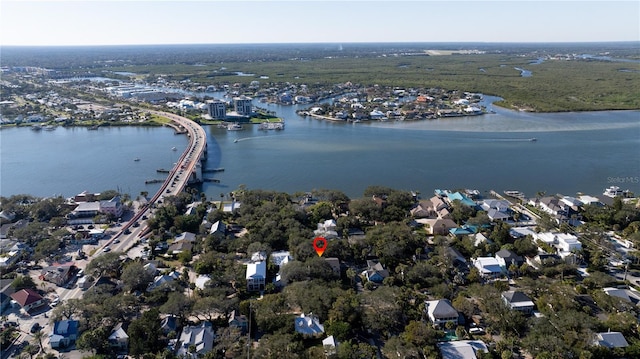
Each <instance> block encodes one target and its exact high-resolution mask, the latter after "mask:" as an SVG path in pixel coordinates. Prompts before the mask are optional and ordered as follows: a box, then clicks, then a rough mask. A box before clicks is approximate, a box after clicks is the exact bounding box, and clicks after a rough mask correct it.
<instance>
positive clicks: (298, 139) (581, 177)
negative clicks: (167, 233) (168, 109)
mask: <svg viewBox="0 0 640 359" xmlns="http://www.w3.org/2000/svg"><path fill="white" fill-rule="evenodd" d="M490 100H491V98H488V99H487V101H490ZM487 104H488V103H487ZM258 105H259V106H261V107H267V108H268V109H269V110H274V111H276V113H277V115H278V116H280V117H282V118H284V119H285V120H286V128H285V130H284V131H260V130H259V129H258V127H257V126H251V125H245V126H244V127H245V130H244V131H226V129H221V128H217V127H216V126H205V129H206V131H207V135H208V144H209V158H208V160H207V162H206V163H205V168H208V169H213V168H219V167H223V168H225V171H224V172H218V173H205V177H211V178H217V179H219V180H220V183H212V182H205V183H203V184H202V185H201V186H200V187H198V188H199V189H200V190H201V191H203V192H205V193H206V194H207V196H208V197H209V198H219V196H220V193H228V192H230V191H232V190H235V189H236V188H237V187H238V186H239V185H241V184H244V185H246V186H247V187H248V188H251V189H258V188H261V189H271V190H278V191H284V192H289V193H293V192H296V191H309V190H312V189H318V188H330V189H338V190H342V191H344V192H345V193H347V194H348V195H349V196H350V197H354V198H355V197H360V196H361V195H362V192H363V190H364V189H365V188H366V187H367V186H369V185H384V186H389V187H393V188H397V189H406V190H416V191H420V192H422V193H431V192H432V191H433V190H434V189H435V188H451V189H455V188H474V189H479V190H481V191H485V190H489V189H495V190H497V191H503V190H520V191H523V192H525V194H527V195H531V196H533V195H535V193H536V192H538V191H546V192H547V193H563V194H567V195H574V194H576V192H583V193H589V194H593V195H598V194H601V193H602V191H603V189H604V188H606V187H609V186H611V185H617V186H620V187H621V188H623V189H630V190H632V191H634V192H636V193H638V192H640V183H639V182H640V112H638V111H606V112H586V113H558V114H531V113H523V112H516V111H510V110H504V109H500V108H497V107H493V108H492V109H493V110H495V112H496V113H495V114H488V115H484V116H476V117H466V118H450V119H441V120H434V121H420V122H372V123H358V124H351V123H348V124H347V123H339V122H330V121H321V120H315V119H311V118H304V117H299V116H297V115H296V114H295V110H296V109H297V108H302V107H295V106H277V105H267V104H258ZM531 138H536V139H537V141H529V139H531ZM236 140H237V141H236ZM186 143H187V138H186V137H185V136H180V135H174V134H173V131H172V130H171V129H168V128H140V127H117V128H100V129H99V130H98V131H89V130H87V129H84V128H58V129H57V130H55V131H40V132H34V131H30V130H29V129H25V128H5V129H3V130H1V131H0V159H1V163H0V195H2V196H9V195H12V194H18V193H30V194H33V195H36V196H50V195H54V194H61V195H63V196H71V195H73V194H75V193H78V192H81V191H83V190H88V191H101V190H105V189H119V190H121V191H123V192H126V193H129V194H131V195H132V196H135V195H137V194H139V193H140V192H141V191H148V192H150V193H152V192H154V191H155V190H156V189H157V188H158V185H145V184H144V181H145V180H148V179H155V178H163V177H162V175H161V174H158V173H156V169H158V168H170V167H171V166H172V164H173V163H174V162H175V160H176V159H177V158H178V156H179V155H180V152H181V151H182V150H184V148H185V146H186ZM173 146H176V147H177V148H178V151H171V147H173ZM134 158H140V161H134V160H133V159H134Z"/></svg>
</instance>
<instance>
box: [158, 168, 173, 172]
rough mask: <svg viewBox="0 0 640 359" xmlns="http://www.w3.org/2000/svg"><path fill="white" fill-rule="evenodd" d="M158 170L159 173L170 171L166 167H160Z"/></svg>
mask: <svg viewBox="0 0 640 359" xmlns="http://www.w3.org/2000/svg"><path fill="white" fill-rule="evenodd" d="M156 172H158V173H169V172H170V171H169V170H166V169H164V168H158V169H157V170H156Z"/></svg>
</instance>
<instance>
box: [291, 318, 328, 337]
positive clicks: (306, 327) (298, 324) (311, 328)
mask: <svg viewBox="0 0 640 359" xmlns="http://www.w3.org/2000/svg"><path fill="white" fill-rule="evenodd" d="M294 325H295V329H296V332H298V333H300V334H302V335H306V336H315V335H320V334H322V333H324V326H323V325H322V324H320V320H319V319H318V317H317V316H315V315H313V313H309V314H308V315H305V314H304V313H302V314H300V316H299V317H296V318H295V319H294Z"/></svg>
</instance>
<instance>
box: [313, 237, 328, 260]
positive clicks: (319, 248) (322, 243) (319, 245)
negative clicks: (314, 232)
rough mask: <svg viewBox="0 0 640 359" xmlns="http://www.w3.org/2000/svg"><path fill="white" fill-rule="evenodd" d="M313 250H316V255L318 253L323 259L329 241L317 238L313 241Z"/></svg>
mask: <svg viewBox="0 0 640 359" xmlns="http://www.w3.org/2000/svg"><path fill="white" fill-rule="evenodd" d="M313 248H315V250H316V253H318V256H319V257H322V253H324V250H325V249H327V240H326V239H324V237H316V238H315V239H314V240H313Z"/></svg>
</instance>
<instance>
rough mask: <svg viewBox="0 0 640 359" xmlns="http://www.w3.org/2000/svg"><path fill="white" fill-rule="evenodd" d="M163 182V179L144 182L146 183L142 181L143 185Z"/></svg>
mask: <svg viewBox="0 0 640 359" xmlns="http://www.w3.org/2000/svg"><path fill="white" fill-rule="evenodd" d="M164 181H165V180H163V179H152V180H146V181H144V184H152V183H162V182H164Z"/></svg>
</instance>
